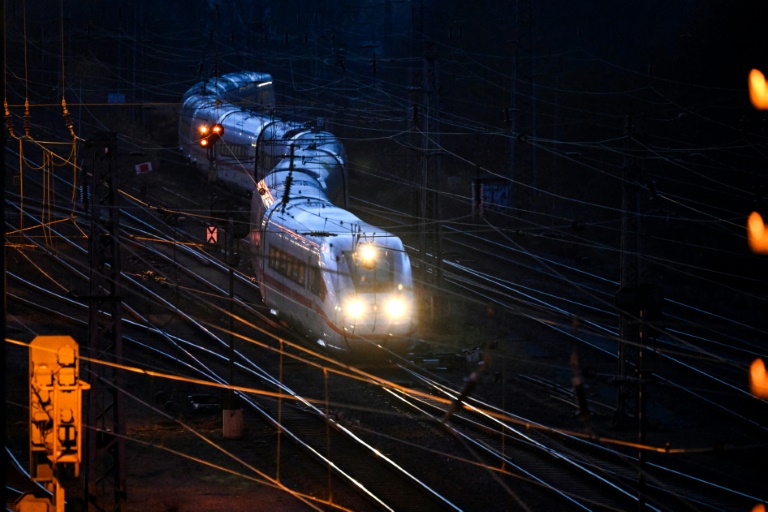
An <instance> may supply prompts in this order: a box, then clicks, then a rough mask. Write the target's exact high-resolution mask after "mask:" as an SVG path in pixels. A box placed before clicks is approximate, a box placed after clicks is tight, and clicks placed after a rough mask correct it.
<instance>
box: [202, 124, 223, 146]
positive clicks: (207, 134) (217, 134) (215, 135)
mask: <svg viewBox="0 0 768 512" xmlns="http://www.w3.org/2000/svg"><path fill="white" fill-rule="evenodd" d="M199 131H200V140H199V142H200V145H201V146H202V147H204V148H205V147H208V146H213V145H214V144H216V142H218V140H219V139H220V138H221V136H222V135H224V127H223V126H221V125H220V124H219V123H216V124H214V125H213V126H210V127H209V126H208V125H205V124H204V125H201V126H200V129H199Z"/></svg>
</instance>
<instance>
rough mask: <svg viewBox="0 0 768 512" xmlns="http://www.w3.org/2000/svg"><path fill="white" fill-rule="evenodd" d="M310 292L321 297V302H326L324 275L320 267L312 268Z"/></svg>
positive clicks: (310, 272)
mask: <svg viewBox="0 0 768 512" xmlns="http://www.w3.org/2000/svg"><path fill="white" fill-rule="evenodd" d="M309 290H310V291H311V292H312V293H314V294H315V295H317V296H318V297H320V300H325V294H326V290H325V281H323V273H322V272H321V271H320V267H316V266H313V267H311V268H310V271H309Z"/></svg>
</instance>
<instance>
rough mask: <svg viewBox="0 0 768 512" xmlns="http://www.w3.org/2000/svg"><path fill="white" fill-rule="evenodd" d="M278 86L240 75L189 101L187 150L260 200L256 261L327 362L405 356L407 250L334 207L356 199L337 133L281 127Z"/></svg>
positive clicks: (267, 292) (411, 311)
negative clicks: (372, 354)
mask: <svg viewBox="0 0 768 512" xmlns="http://www.w3.org/2000/svg"><path fill="white" fill-rule="evenodd" d="M272 91H273V89H272V80H271V77H270V76H269V75H267V74H263V73H254V72H242V73H231V74H228V75H224V76H222V77H218V78H216V79H211V80H208V81H205V82H201V83H198V84H196V85H195V86H193V87H192V88H191V89H189V91H187V93H186V94H185V95H184V97H183V105H182V108H181V113H180V119H179V145H180V148H181V150H182V152H183V153H184V155H185V156H186V157H187V158H188V159H189V160H190V161H192V162H194V163H195V164H196V165H197V166H198V167H200V168H201V169H202V170H203V171H204V172H207V173H208V174H209V177H211V178H213V179H214V180H215V181H218V182H220V183H222V184H224V185H226V186H228V187H229V188H231V189H234V190H235V191H239V192H243V193H245V194H250V195H251V198H252V199H251V214H250V215H251V234H250V242H251V253H252V263H253V268H254V269H255V270H256V276H257V278H258V282H259V285H260V289H261V296H262V298H263V300H264V303H265V304H266V305H267V306H268V307H269V308H270V309H271V310H272V311H273V312H274V313H275V314H276V315H278V316H279V317H280V318H282V319H283V320H284V321H285V322H286V323H288V324H289V325H290V326H291V327H293V328H295V329H296V330H297V331H299V332H300V333H302V334H303V335H305V336H307V337H308V338H309V339H310V340H311V341H313V342H316V343H317V344H318V345H320V346H321V347H324V348H326V349H328V350H329V351H338V352H344V353H366V352H369V351H370V350H372V349H378V348H379V347H383V348H385V349H387V350H391V351H394V352H402V351H403V350H404V349H405V348H406V346H407V344H408V341H409V336H410V335H411V334H412V333H413V331H414V330H415V327H416V320H417V318H416V306H415V300H414V289H413V277H412V273H411V264H410V260H409V258H408V255H407V253H406V252H405V249H404V247H403V244H402V242H401V241H400V239H399V238H398V237H396V236H394V235H393V234H391V233H389V232H387V231H385V230H384V229H381V228H377V227H375V226H372V225H370V224H368V223H366V222H364V221H362V220H361V219H359V218H358V217H356V216H355V215H353V214H352V213H350V212H349V211H347V210H345V209H343V208H340V207H338V206H336V205H335V204H334V202H333V200H336V201H338V200H343V199H344V198H346V196H347V191H346V172H345V158H346V156H345V153H344V147H343V145H342V144H341V143H340V142H339V140H338V139H336V138H335V137H334V136H333V135H332V134H330V133H328V132H325V131H322V130H317V129H315V128H314V127H312V126H308V125H306V124H302V123H296V122H291V121H283V120H280V119H275V118H274V117H273V116H272V115H270V114H269V112H271V109H272V107H273V106H274V94H273V92H272Z"/></svg>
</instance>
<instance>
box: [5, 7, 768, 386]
mask: <svg viewBox="0 0 768 512" xmlns="http://www.w3.org/2000/svg"><path fill="white" fill-rule="evenodd" d="M5 18H6V26H5V34H4V35H5V37H4V44H5V46H4V53H5V57H6V68H5V79H6V97H5V98H4V99H5V100H6V102H7V105H8V106H7V110H6V112H5V115H6V123H7V121H8V120H10V121H11V123H12V125H13V130H14V131H15V134H16V135H19V134H22V135H23V134H26V133H28V135H29V137H30V139H34V141H35V143H34V144H33V143H30V141H24V142H22V143H19V142H18V141H16V140H13V141H12V142H11V143H9V144H8V145H7V147H8V148H9V149H12V150H14V151H16V150H18V148H19V147H23V148H24V151H25V152H26V154H27V155H28V156H30V158H31V161H34V158H35V156H36V155H39V152H40V148H41V147H46V148H48V149H52V150H53V151H65V150H63V149H60V148H61V147H67V146H66V144H67V143H68V142H71V140H72V139H71V136H70V135H69V133H68V130H67V128H66V117H65V115H64V112H63V109H62V99H64V100H65V101H66V104H67V108H68V112H69V116H70V117H69V118H70V119H71V122H72V126H73V130H74V132H75V133H76V134H77V136H78V137H81V138H83V139H86V138H88V137H91V136H92V135H93V134H95V133H98V132H100V131H104V130H111V131H115V132H117V133H118V134H119V138H120V144H121V148H122V149H123V151H124V154H126V155H131V156H129V157H128V160H130V158H135V160H136V161H137V162H138V161H146V160H147V159H149V160H151V161H152V162H153V165H154V166H155V170H156V171H157V173H162V172H163V170H164V169H165V168H167V167H168V166H171V165H176V164H177V163H178V152H177V150H176V148H177V127H176V113H177V110H178V107H179V102H180V98H181V96H182V94H183V93H184V92H185V91H186V90H187V89H188V88H189V87H190V86H192V85H193V84H194V83H196V82H198V81H200V80H203V79H208V78H212V77H214V76H215V75H216V74H224V73H229V72H235V71H239V70H253V71H258V72H266V73H270V74H271V75H272V76H273V78H274V82H275V92H276V99H277V112H276V114H277V115H278V116H280V117H285V118H293V119H298V120H303V121H311V122H314V123H316V124H318V125H321V126H322V127H323V128H324V129H326V130H328V131H330V132H331V133H333V134H335V135H336V136H338V137H340V138H341V139H342V140H343V141H344V143H345V146H346V148H347V151H348V155H349V172H350V178H351V182H352V186H351V191H352V192H351V193H352V196H353V206H354V207H357V208H359V209H360V210H361V211H362V213H361V216H362V215H365V214H366V212H367V214H369V215H375V214H379V213H381V212H382V211H390V210H393V211H395V212H400V214H401V215H400V216H393V215H392V214H389V221H388V222H389V223H390V225H385V226H384V227H387V228H389V229H391V230H393V231H395V232H396V233H397V234H399V235H401V236H402V237H403V238H404V239H405V240H406V242H410V243H414V242H415V241H416V240H417V239H418V237H419V234H420V233H421V231H420V228H419V224H418V221H417V219H418V216H419V215H420V197H421V193H422V190H423V188H424V187H425V186H426V187H428V188H429V189H430V190H431V191H435V192H437V193H438V194H439V195H440V197H441V201H442V212H441V213H440V215H439V216H438V220H442V221H445V222H448V221H456V222H463V221H465V220H466V221H468V220H469V219H474V220H476V218H473V217H472V212H473V202H472V186H473V182H474V181H475V180H481V181H484V182H485V183H488V184H492V185H494V186H499V187H503V186H509V187H510V188H509V196H508V199H507V202H506V203H505V204H504V205H502V207H500V208H495V209H494V208H491V210H494V211H487V212H486V214H487V216H486V218H487V219H488V220H489V221H490V222H492V223H493V224H494V225H495V226H497V227H499V228H501V229H505V230H508V233H511V234H513V236H520V238H519V240H520V241H521V242H522V243H525V240H526V238H525V237H524V235H525V234H536V235H540V234H547V235H548V240H549V243H548V244H547V245H546V246H544V245H541V244H540V245H539V247H542V248H545V249H546V251H548V253H551V254H554V255H556V256H558V257H562V258H570V259H571V260H572V261H574V262H589V263H588V265H589V266H588V267H587V266H586V265H587V263H584V265H585V267H584V270H585V271H590V272H596V273H599V274H600V275H601V276H603V277H605V278H606V279H610V280H614V281H618V280H619V273H620V267H621V261H622V260H621V254H620V250H621V233H622V226H621V220H622V214H623V211H624V210H625V206H626V205H625V204H623V203H622V198H623V197H627V194H632V197H634V198H635V201H636V208H637V211H638V214H639V216H638V218H637V220H638V222H637V225H636V228H637V241H638V246H637V248H636V250H637V258H638V261H640V262H642V274H643V275H642V280H643V281H644V282H648V283H653V284H657V285H660V286H663V287H664V288H665V294H666V296H668V297H671V298H673V299H675V300H682V301H685V302H686V303H688V304H690V305H691V306H692V307H694V308H698V307H701V308H703V309H706V310H708V311H712V312H714V313H715V314H717V315H720V316H721V317H722V318H726V319H729V320H731V319H732V320H734V321H739V322H744V323H745V324H747V325H749V326H750V327H751V329H750V332H749V335H748V336H750V337H755V338H757V340H758V341H757V342H756V344H757V346H759V347H764V346H765V344H764V342H762V341H760V340H761V338H762V336H763V335H764V334H765V332H766V327H767V326H766V315H765V314H764V312H765V307H766V286H767V285H768V262H767V261H766V259H765V257H764V256H759V255H754V254H752V253H751V252H750V251H749V248H748V246H747V243H746V230H745V225H746V218H747V216H748V214H749V213H750V212H751V211H753V210H757V211H760V212H762V213H763V215H764V216H766V214H768V208H766V205H765V199H764V194H765V189H766V151H767V150H768V148H767V147H766V115H765V113H763V112H759V111H756V110H755V109H754V108H753V107H752V106H751V105H750V103H749V100H748V94H747V75H748V73H749V71H750V69H752V68H759V69H761V70H763V71H768V51H767V49H768V48H767V47H768V45H767V44H766V39H765V27H766V25H767V24H768V4H765V3H764V2H759V1H753V2H728V1H724V0H711V1H703V0H701V1H696V0H688V1H678V2H661V1H643V2H640V1H626V2H615V1H592V2H565V1H558V0H548V1H538V2H534V1H533V0H519V1H487V0H486V1H483V0H479V1H473V2H467V1H466V0H463V1H457V0H440V1H429V0H420V1H419V0H413V1H399V0H378V1H365V0H354V1H353V0H340V1H331V0H325V1H323V0H277V1H266V0H265V1H257V0H254V1H250V2H246V1H234V0H232V1H226V0H221V1H201V0H197V1H190V0H165V1H157V0H154V1H147V0H133V1H130V2H128V1H121V0H118V1H107V0H102V1H87V2H86V1H72V0H63V1H61V2H51V1H44V0H27V1H22V0H6V1H5ZM27 102H28V104H29V116H28V117H25V103H27ZM6 129H7V124H6ZM7 154H8V153H7ZM9 160H10V161H12V160H13V159H11V158H8V157H7V158H6V163H7V164H8V162H9ZM437 161H439V164H440V167H439V169H440V174H439V175H437V176H434V177H432V178H430V180H431V181H429V182H425V180H424V178H423V177H422V169H423V168H424V166H425V165H434V163H435V162H437ZM425 162H429V163H428V164H427V163H425ZM432 169H434V167H433V168H432ZM13 177H14V173H13V172H11V173H6V176H5V183H6V189H7V190H8V191H15V190H16V189H15V188H14V187H18V185H17V184H15V182H14V180H13ZM628 191H629V192H628ZM474 206H475V207H476V205H474ZM374 219H375V223H376V224H377V225H381V224H382V221H381V217H380V216H379V217H374ZM559 240H562V241H563V242H562V243H560V242H558V241H559ZM566 240H567V243H566ZM633 256H634V255H633ZM576 264H578V263H576ZM745 372H746V369H745Z"/></svg>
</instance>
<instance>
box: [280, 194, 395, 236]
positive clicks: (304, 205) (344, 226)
mask: <svg viewBox="0 0 768 512" xmlns="http://www.w3.org/2000/svg"><path fill="white" fill-rule="evenodd" d="M275 207H276V208H281V206H280V205H275ZM272 221H273V222H275V221H276V222H277V223H278V224H280V225H281V226H283V227H284V228H287V229H290V230H291V231H293V232H295V233H298V234H300V235H302V236H305V237H308V238H312V239H315V240H316V241H321V240H319V239H329V241H339V242H340V241H341V240H342V239H344V238H348V239H350V240H351V239H352V238H354V237H357V236H358V235H360V237H361V238H366V239H377V240H378V239H381V244H382V245H384V246H390V247H393V248H398V247H399V246H401V245H402V243H401V242H400V240H399V238H397V237H396V236H395V235H394V234H392V233H390V232H388V231H387V230H385V229H383V228H380V227H376V226H373V225H371V224H369V223H367V222H365V221H363V220H362V219H360V218H359V217H357V216H356V215H355V214H353V213H351V212H349V211H348V210H344V209H343V208H339V207H338V206H335V205H333V204H332V203H330V202H328V201H318V200H311V199H310V200H299V201H294V202H293V203H289V204H288V206H286V209H285V212H284V213H282V212H280V211H277V212H275V215H274V216H273V217H272ZM330 239H333V240H330ZM384 240H387V241H386V242H385V241H384ZM395 240H397V241H396V242H395Z"/></svg>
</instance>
